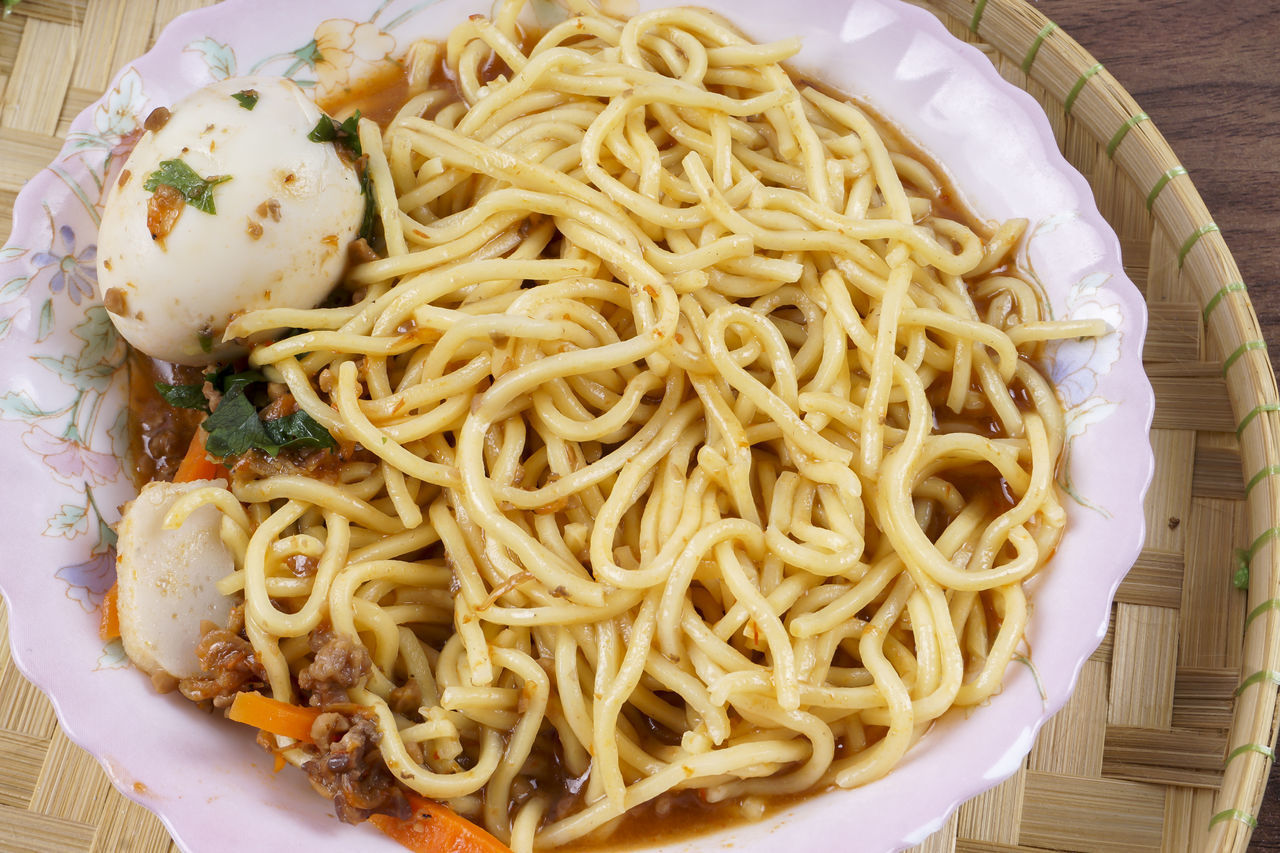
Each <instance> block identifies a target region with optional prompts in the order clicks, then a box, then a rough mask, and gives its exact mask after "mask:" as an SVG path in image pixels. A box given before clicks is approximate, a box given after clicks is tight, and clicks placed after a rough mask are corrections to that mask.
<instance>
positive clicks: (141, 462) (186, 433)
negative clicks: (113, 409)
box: [128, 348, 204, 488]
mask: <svg viewBox="0 0 1280 853" xmlns="http://www.w3.org/2000/svg"><path fill="white" fill-rule="evenodd" d="M203 381H204V377H203V375H202V373H201V371H200V368H198V367H185V366H182V365H178V364H170V363H168V362H165V361H159V360H158V359H154V358H151V357H150V356H146V355H143V354H142V353H141V352H139V351H138V350H135V349H132V348H131V349H130V350H129V460H128V463H129V468H130V469H131V470H130V473H131V474H132V475H133V482H134V484H135V485H136V486H138V488H141V487H142V486H143V485H144V484H146V483H149V482H151V481H152V480H164V481H170V480H172V479H173V475H174V474H175V473H176V472H177V470H178V463H179V462H181V461H182V457H183V456H184V455H186V452H187V447H188V446H190V444H191V437H192V436H193V435H195V431H196V428H197V427H198V426H199V424H200V421H201V420H203V418H204V413H203V412H200V411H197V410H195V409H178V408H175V407H173V406H171V405H169V403H168V402H167V401H165V399H164V398H163V397H161V396H160V392H159V391H157V390H156V383H157V382H163V383H165V384H167V385H189V384H193V383H199V382H203Z"/></svg>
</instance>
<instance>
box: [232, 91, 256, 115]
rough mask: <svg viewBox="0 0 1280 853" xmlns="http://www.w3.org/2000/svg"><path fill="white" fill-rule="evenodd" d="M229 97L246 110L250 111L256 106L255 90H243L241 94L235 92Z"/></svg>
mask: <svg viewBox="0 0 1280 853" xmlns="http://www.w3.org/2000/svg"><path fill="white" fill-rule="evenodd" d="M231 97H233V98H235V99H236V102H237V103H238V104H240V106H242V107H244V108H245V109H246V110H252V109H253V108H254V107H256V106H257V105H258V90H257V89H245V90H244V91H243V92H236V93H235V94H234V95H232V96H231Z"/></svg>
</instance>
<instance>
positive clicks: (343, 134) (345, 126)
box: [307, 110, 364, 157]
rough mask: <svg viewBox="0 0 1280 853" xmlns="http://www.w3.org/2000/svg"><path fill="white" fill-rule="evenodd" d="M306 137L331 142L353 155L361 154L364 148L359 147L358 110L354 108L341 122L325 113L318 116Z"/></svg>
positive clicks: (313, 140) (315, 140) (314, 140)
mask: <svg viewBox="0 0 1280 853" xmlns="http://www.w3.org/2000/svg"><path fill="white" fill-rule="evenodd" d="M307 139H310V140H311V141H312V142H332V143H333V144H334V145H337V146H340V147H342V148H345V149H347V150H348V151H350V152H351V155H352V156H353V157H359V156H361V155H362V154H364V149H362V148H361V147H360V111H359V110H356V111H355V113H354V114H353V115H351V116H349V117H348V118H347V120H346V121H342V122H339V121H338V120H337V119H333V118H330V117H329V116H327V115H322V116H320V121H318V122H316V126H315V127H314V128H312V129H311V132H310V133H308V134H307Z"/></svg>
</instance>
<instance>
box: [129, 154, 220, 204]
mask: <svg viewBox="0 0 1280 853" xmlns="http://www.w3.org/2000/svg"><path fill="white" fill-rule="evenodd" d="M229 180H231V176H230V175H214V176H213V177H210V178H202V177H200V176H199V175H197V174H196V171H195V169H192V168H191V167H190V166H188V165H187V164H186V163H185V162H183V161H182V160H163V161H161V163H160V168H159V169H156V170H155V171H154V172H152V173H151V174H150V175H148V176H147V181H146V183H144V184H143V185H142V188H143V189H144V190H146V191H147V192H155V191H156V190H157V189H158V188H159V187H160V186H161V185H162V184H163V185H165V186H170V187H173V188H174V189H175V190H177V191H178V192H179V193H181V194H182V197H183V198H184V199H186V201H187V204H189V205H191V206H192V207H194V208H196V209H197V210H202V211H204V212H205V213H209V214H214V213H217V212H218V211H217V208H215V207H214V204H213V188H214V187H216V186H217V185H218V184H222V183H226V182H227V181H229Z"/></svg>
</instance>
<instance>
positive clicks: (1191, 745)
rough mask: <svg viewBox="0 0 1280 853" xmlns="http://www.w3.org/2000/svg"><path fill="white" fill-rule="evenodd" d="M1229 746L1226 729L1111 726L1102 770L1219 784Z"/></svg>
mask: <svg viewBox="0 0 1280 853" xmlns="http://www.w3.org/2000/svg"><path fill="white" fill-rule="evenodd" d="M1226 747H1227V736H1226V733H1225V732H1222V733H1219V732H1209V731H1204V730H1203V729H1170V730H1168V731H1158V730H1155V729H1150V728H1131V727H1128V726H1110V727H1108V728H1107V741H1106V747H1105V748H1104V750H1103V754H1102V773H1103V775H1104V776H1107V777H1109V778H1112V779H1130V780H1132V781H1135V782H1154V783H1156V784H1160V785H1181V786H1185V787H1191V788H1217V787H1218V783H1219V782H1221V780H1222V760H1223V758H1224V757H1225V756H1226Z"/></svg>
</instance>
